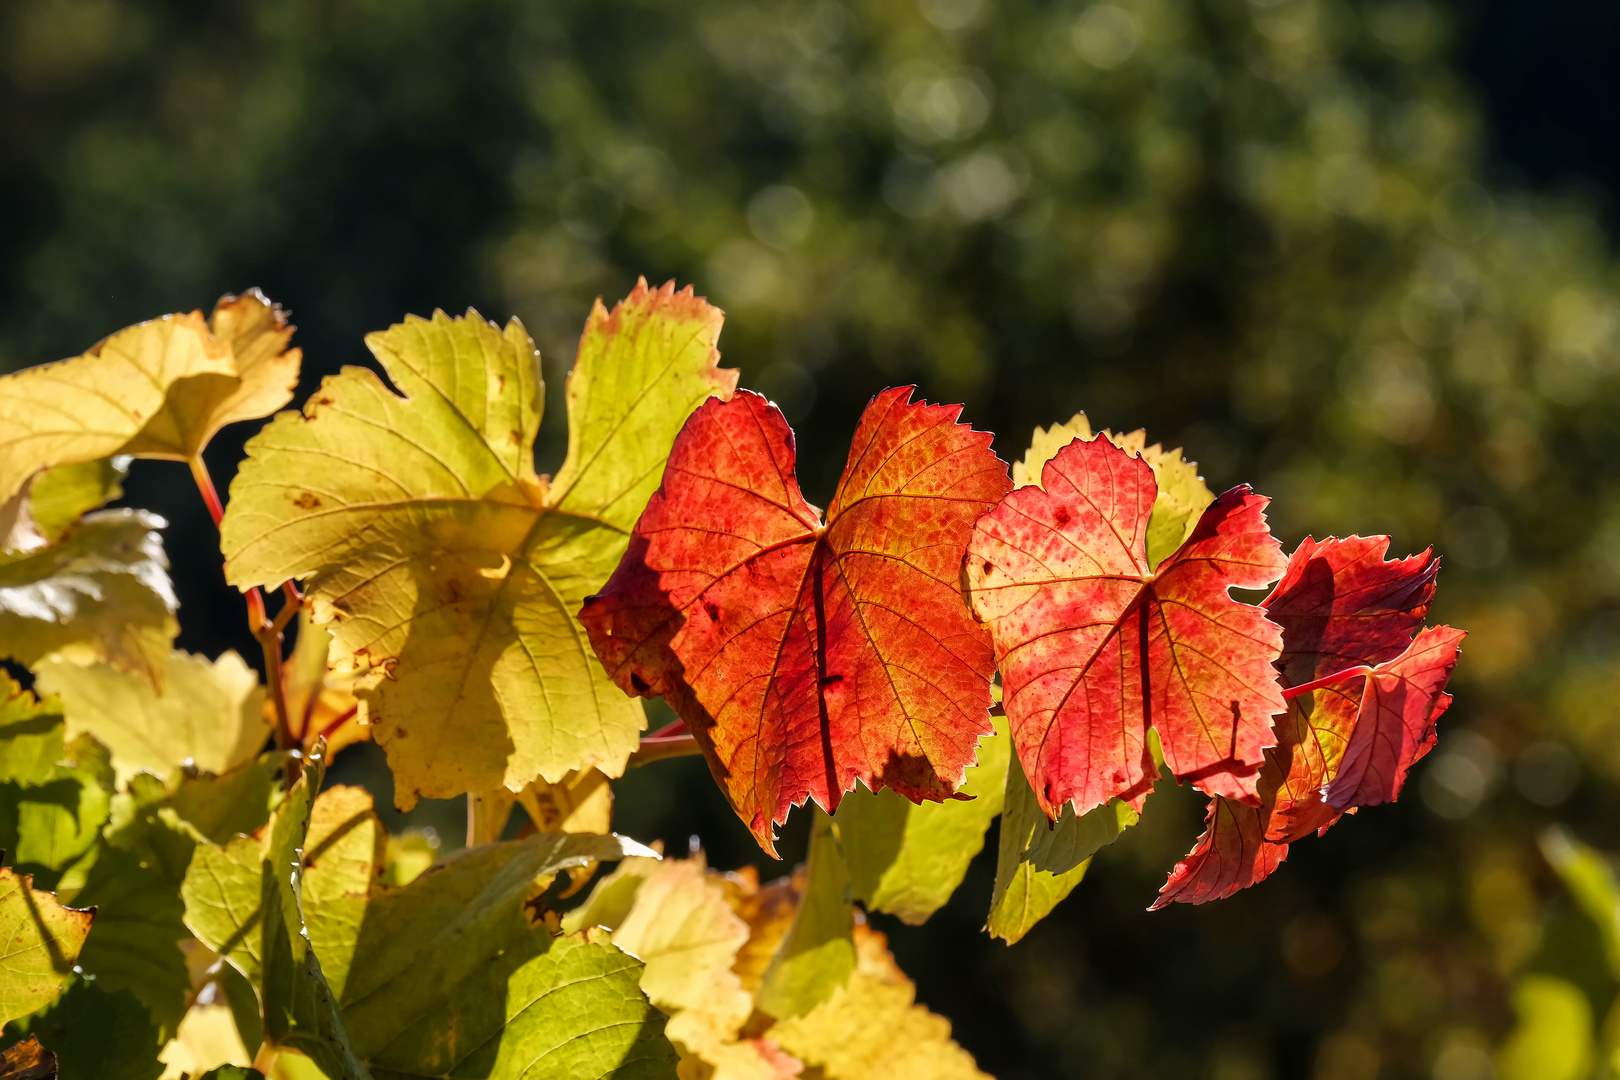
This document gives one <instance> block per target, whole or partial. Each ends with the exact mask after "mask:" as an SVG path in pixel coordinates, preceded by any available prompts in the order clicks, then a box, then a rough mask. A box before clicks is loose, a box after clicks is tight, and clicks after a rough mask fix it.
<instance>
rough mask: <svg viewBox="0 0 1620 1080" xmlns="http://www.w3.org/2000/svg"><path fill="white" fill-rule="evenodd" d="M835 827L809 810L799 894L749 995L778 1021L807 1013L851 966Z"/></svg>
mask: <svg viewBox="0 0 1620 1080" xmlns="http://www.w3.org/2000/svg"><path fill="white" fill-rule="evenodd" d="M836 829H837V826H836V825H834V824H833V820H832V819H831V818H830V817H828V816H827V815H826V814H824V813H822V812H821V811H820V810H819V809H818V810H816V811H815V821H814V824H812V825H811V827H810V858H809V865H808V868H807V870H806V875H807V876H806V881H805V886H804V893H803V895H802V896H801V897H800V898H799V908H798V911H796V912H795V913H794V916H793V925H792V926H790V927H789V928H788V932H787V936H786V937H784V938H783V939H782V944H781V946H780V947H779V948H778V949H777V950H776V955H775V956H774V957H772V958H771V964H770V966H769V967H768V968H766V969H765V977H764V979H763V981H762V982H761V984H760V988H759V991H758V992H757V993H756V994H755V995H754V1003H755V1005H756V1006H757V1007H758V1008H759V1010H760V1011H761V1012H763V1013H766V1014H768V1015H770V1016H774V1017H776V1018H777V1019H778V1020H785V1019H787V1018H788V1017H790V1016H799V1015H802V1014H803V1013H807V1012H809V1011H810V1010H811V1009H813V1008H815V1007H816V1006H817V1005H819V1004H820V1003H821V1002H823V1001H825V1000H827V998H828V997H829V996H830V995H831V994H832V993H833V991H835V990H837V989H838V988H839V987H840V986H842V985H844V983H846V982H848V981H849V973H850V972H852V971H854V970H855V942H854V936H853V935H854V931H855V911H854V909H853V908H852V907H851V906H850V904H851V897H850V886H849V871H848V870H847V869H846V868H845V867H844V858H843V856H842V855H841V854H840V853H839V851H838V838H837V834H836V831H835V830H836Z"/></svg>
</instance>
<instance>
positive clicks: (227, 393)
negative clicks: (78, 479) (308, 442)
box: [121, 289, 303, 461]
mask: <svg viewBox="0 0 1620 1080" xmlns="http://www.w3.org/2000/svg"><path fill="white" fill-rule="evenodd" d="M191 317H192V318H196V317H197V313H193V315H192V316H191ZM206 332H207V333H208V335H209V338H210V341H211V343H212V345H213V347H214V348H216V349H218V348H221V347H223V348H224V349H225V351H226V354H227V355H228V356H229V357H230V358H231V365H230V368H229V369H228V370H226V371H223V372H219V373H212V374H205V375H198V376H196V377H193V378H189V379H185V380H183V381H180V382H177V383H175V384H174V385H173V386H171V387H170V388H169V393H168V395H167V396H166V398H165V399H164V402H163V405H162V408H160V409H159V410H158V411H157V412H156V413H154V414H153V415H152V416H151V417H150V419H148V420H147V421H146V423H145V425H143V426H142V428H141V430H140V431H139V432H137V433H136V434H135V435H134V437H133V438H131V439H130V441H129V442H128V443H126V444H124V446H123V447H122V448H121V450H122V452H123V453H126V454H136V455H139V456H141V457H155V458H173V459H177V460H181V461H184V460H187V459H189V458H192V457H195V456H196V455H198V454H200V453H202V450H203V447H205V446H207V445H208V441H209V440H210V439H212V438H213V437H214V434H215V433H216V432H218V431H219V429H220V428H222V427H224V426H225V425H226V424H232V423H235V422H236V421H238V420H256V419H258V418H259V417H261V416H269V415H270V414H271V413H273V412H275V411H276V410H277V409H279V408H281V407H282V406H283V405H285V404H287V402H289V401H291V400H292V396H293V389H294V387H296V386H297V385H298V366H299V363H300V362H301V360H302V358H303V350H301V349H289V348H288V347H287V342H288V341H289V340H290V339H291V338H292V335H293V327H291V326H288V325H287V314H286V312H284V311H282V310H281V305H279V304H273V303H271V302H270V300H269V298H268V297H266V296H265V295H264V293H262V292H260V291H259V290H258V289H249V290H248V291H247V292H246V293H244V294H243V295H241V296H225V297H221V298H220V301H219V303H218V304H217V305H216V306H215V307H214V314H213V316H212V317H211V318H210V319H209V320H208V326H207V329H206Z"/></svg>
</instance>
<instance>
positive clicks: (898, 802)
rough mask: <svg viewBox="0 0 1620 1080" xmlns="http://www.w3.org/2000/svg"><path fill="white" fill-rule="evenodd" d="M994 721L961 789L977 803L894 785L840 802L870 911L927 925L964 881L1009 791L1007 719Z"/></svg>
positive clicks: (842, 831) (842, 834)
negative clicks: (936, 798)
mask: <svg viewBox="0 0 1620 1080" xmlns="http://www.w3.org/2000/svg"><path fill="white" fill-rule="evenodd" d="M995 724H996V733H995V735H993V736H991V737H990V738H987V739H980V740H979V763H978V764H977V765H974V766H970V767H969V768H968V770H967V779H966V780H965V781H963V783H962V787H961V788H960V794H962V795H970V796H972V799H971V800H960V799H948V800H946V801H945V802H937V803H922V804H915V803H910V802H907V801H906V800H905V799H902V798H901V797H900V796H898V795H896V794H895V793H894V792H892V791H889V790H887V789H885V790H883V791H879V792H876V793H873V792H869V791H866V790H865V789H862V788H857V789H856V790H854V791H852V792H850V793H849V794H848V795H846V796H845V797H844V801H843V802H842V803H841V804H839V807H838V814H837V816H836V818H835V820H836V821H837V822H838V839H839V848H840V850H842V852H843V854H844V863H845V865H846V866H848V867H849V879H850V885H851V888H852V890H853V893H854V897H855V899H857V900H859V901H860V902H861V903H863V904H865V905H866V907H867V909H868V910H870V911H883V912H887V913H888V914H890V915H897V916H899V917H900V919H901V921H903V922H907V923H910V924H911V925H913V926H920V925H921V924H922V923H924V922H926V921H928V917H929V916H930V915H932V914H933V913H934V912H936V911H938V910H939V909H940V908H941V907H943V906H944V905H945V902H946V901H947V900H949V899H950V898H951V894H952V893H954V892H955V891H956V887H957V886H958V885H960V884H962V878H963V877H965V876H966V875H967V869H968V864H969V863H970V862H972V861H973V857H974V856H975V855H977V854H978V853H979V849H980V848H982V847H983V846H984V833H985V830H986V829H988V828H989V827H990V822H991V821H992V820H994V818H995V816H996V815H997V814H999V813H1001V812H1002V800H1003V796H1004V794H1005V792H1006V790H1007V758H1008V757H1009V756H1010V754H1011V752H1012V749H1011V740H1010V737H1009V736H1008V734H1007V721H1006V719H1005V718H1003V717H997V718H996V719H995ZM1020 782H1023V781H1020ZM1024 786H1025V787H1026V788H1027V787H1028V786H1029V785H1028V784H1027V783H1025V784H1024Z"/></svg>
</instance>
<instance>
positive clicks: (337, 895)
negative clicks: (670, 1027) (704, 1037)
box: [304, 789, 673, 1080]
mask: <svg viewBox="0 0 1620 1080" xmlns="http://www.w3.org/2000/svg"><path fill="white" fill-rule="evenodd" d="M334 792H335V793H336V794H334ZM379 837H380V829H379V828H378V827H377V825H376V823H375V817H374V816H373V815H372V812H371V808H370V804H369V799H368V797H367V796H366V795H365V794H364V792H361V791H359V790H358V789H333V791H331V792H327V793H325V794H323V796H322V798H321V800H320V801H319V802H318V803H317V805H316V811H315V813H314V815H313V818H312V826H311V831H310V848H309V850H308V851H307V852H306V856H307V857H308V859H309V862H310V868H309V871H308V873H307V875H306V878H305V888H304V902H305V914H306V918H307V919H308V924H309V931H310V939H311V941H312V942H313V943H314V948H315V952H316V953H317V954H318V955H319V956H320V958H321V962H322V966H323V969H324V970H325V971H327V972H328V977H329V979H330V984H329V985H331V986H332V987H333V988H334V989H335V990H337V991H338V1000H339V1006H340V1008H341V1010H342V1013H343V1018H344V1022H345V1024H346V1025H347V1028H348V1030H349V1033H350V1035H351V1038H352V1039H353V1044H354V1047H355V1049H356V1051H357V1053H358V1054H359V1055H360V1056H361V1057H362V1058H363V1059H364V1060H366V1062H367V1063H368V1065H370V1066H371V1068H372V1071H373V1074H374V1075H375V1076H377V1077H378V1078H379V1080H381V1078H382V1077H384V1076H389V1075H393V1074H395V1073H400V1074H405V1075H413V1076H421V1075H435V1076H443V1075H450V1076H461V1075H466V1076H478V1077H484V1076H488V1077H490V1080H499V1078H503V1077H508V1076H512V1077H516V1076H519V1075H522V1074H523V1070H525V1069H528V1068H538V1069H539V1070H540V1071H539V1072H538V1073H533V1074H530V1075H545V1076H548V1077H549V1076H589V1077H595V1076H598V1075H623V1076H638V1075H647V1076H655V1075H669V1074H670V1073H671V1072H672V1069H673V1052H672V1051H671V1050H670V1049H669V1046H668V1043H667V1042H665V1041H664V1039H663V1037H662V1030H663V1020H662V1017H661V1016H660V1015H659V1014H658V1013H657V1012H656V1010H654V1009H653V1008H652V1007H651V1006H650V1005H649V1004H648V1003H647V1001H646V998H645V997H644V996H643V995H642V994H641V992H640V991H639V990H638V989H636V984H637V981H638V979H639V976H640V971H641V965H640V964H639V963H637V962H636V961H635V960H633V959H632V958H630V957H628V956H626V955H625V954H623V953H622V952H620V951H618V950H617V949H614V948H612V947H611V946H609V945H606V944H605V943H601V942H595V941H591V940H587V939H586V938H579V937H564V938H560V939H556V940H554V939H553V938H552V937H551V935H550V933H548V931H547V929H546V928H545V926H544V925H543V924H537V922H536V921H535V919H534V918H532V914H533V913H532V912H531V911H530V910H529V909H528V908H526V906H525V904H526V901H528V900H529V899H531V898H532V897H533V896H534V895H536V894H537V893H538V891H539V890H540V889H541V888H543V887H544V884H545V882H547V881H548V880H549V879H550V878H552V877H553V876H554V875H556V874H557V873H558V872H560V871H562V870H566V869H569V868H572V867H579V866H584V865H586V864H588V863H590V862H596V861H605V860H613V859H620V858H623V857H624V856H625V855H627V854H640V855H642V856H646V855H650V854H651V853H650V852H648V851H647V849H645V848H642V847H641V846H640V845H637V844H634V843H633V842H631V841H626V840H622V839H620V838H618V837H611V836H592V835H584V834H563V833H542V834H538V835H536V836H533V837H530V838H528V839H526V840H519V841H512V842H509V843H503V844H490V845H486V846H484V847H479V848H473V849H469V850H465V851H463V852H458V853H457V854H455V855H452V856H451V857H450V858H448V859H446V860H445V861H444V863H442V864H441V865H440V866H439V867H437V868H436V869H435V870H434V871H433V872H432V873H430V874H425V875H423V876H421V877H419V878H417V879H416V880H414V881H413V882H412V883H411V884H409V885H407V886H405V887H404V888H390V887H387V886H385V885H383V884H381V883H380V882H379V881H378V880H377V875H378V870H379V868H380V867H379V860H380V859H382V858H384V857H385V856H384V855H382V854H381V851H380V849H379V844H378V839H379ZM368 879H369V880H368ZM368 889H369V891H368ZM425 971H431V972H432V973H433V976H432V978H423V977H422V973H423V972H425ZM573 979H577V980H579V981H578V984H577V985H574V984H573V983H572V982H570V981H569V980H573ZM627 992H628V996H626V993H627ZM584 1016H588V1017H589V1023H588V1024H587V1025H586V1026H584V1027H583V1028H582V1027H581V1021H580V1018H581V1017H584ZM611 1061H620V1062H621V1064H620V1066H619V1068H620V1070H621V1071H620V1072H618V1073H614V1072H613V1071H612V1069H611V1068H609V1067H608V1066H607V1064H606V1063H608V1062H611ZM542 1063H543V1064H542ZM665 1066H667V1068H666V1067H665ZM591 1068H595V1069H596V1070H597V1071H596V1072H591V1071H589V1070H590V1069H591ZM486 1069H493V1070H495V1071H494V1072H491V1073H486V1072H485V1071H483V1070H486ZM660 1069H663V1070H664V1071H662V1072H660V1071H659V1070H660ZM580 1070H583V1071H580Z"/></svg>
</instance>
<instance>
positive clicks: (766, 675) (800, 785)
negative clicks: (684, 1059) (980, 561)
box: [582, 387, 1009, 854]
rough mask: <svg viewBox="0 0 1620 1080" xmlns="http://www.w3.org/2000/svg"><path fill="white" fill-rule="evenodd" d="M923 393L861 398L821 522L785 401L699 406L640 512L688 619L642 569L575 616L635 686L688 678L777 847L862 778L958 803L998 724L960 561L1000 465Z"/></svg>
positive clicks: (716, 768)
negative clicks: (798, 464) (802, 820)
mask: <svg viewBox="0 0 1620 1080" xmlns="http://www.w3.org/2000/svg"><path fill="white" fill-rule="evenodd" d="M911 389H912V388H910V387H903V388H900V389H894V390H886V391H884V392H883V393H882V394H879V395H878V396H877V397H876V398H874V399H873V400H872V402H871V404H870V405H868V406H867V409H866V412H865V414H864V415H863V416H862V418H861V423H860V426H859V428H858V429H857V431H856V433H855V439H854V442H853V445H852V446H851V448H850V456H849V462H848V464H847V465H846V467H845V469H844V475H843V478H842V479H841V480H840V481H839V485H838V490H837V492H836V493H835V494H834V496H833V502H832V506H831V507H830V509H829V510H828V512H827V520H826V523H825V524H823V523H822V521H821V519H820V516H819V515H818V513H817V511H816V509H815V508H814V507H812V506H811V505H810V504H809V503H807V502H806V501H805V500H804V496H803V495H802V494H801V493H800V491H799V485H798V479H797V477H796V476H795V473H794V467H795V460H796V457H795V451H794V444H793V433H792V431H791V430H790V429H789V428H788V425H787V422H786V421H785V420H784V419H783V418H782V415H781V413H780V412H779V411H777V409H776V407H775V406H774V405H771V404H770V403H769V402H767V401H766V400H765V399H764V398H762V397H760V396H759V395H757V394H750V393H739V394H738V395H737V396H736V397H735V398H733V399H732V400H731V401H729V402H721V401H718V400H711V401H709V402H707V403H705V404H704V405H703V406H701V407H700V408H699V409H698V410H697V411H696V412H694V413H693V414H692V416H691V418H690V419H689V420H688V421H687V423H686V426H685V428H683V429H682V431H681V434H680V436H679V438H677V439H676V441H675V447H674V450H673V451H672V452H671V454H670V458H669V462H668V465H667V466H666V467H665V471H664V482H663V487H662V488H661V489H660V490H659V492H658V494H656V495H654V496H653V498H652V500H651V501H650V502H649V503H648V505H647V509H646V512H645V513H643V515H642V517H641V520H640V522H638V523H637V525H636V535H637V536H638V537H642V538H645V540H646V541H647V546H646V549H645V552H644V554H643V561H644V563H645V566H646V567H647V568H650V569H651V570H652V571H654V572H656V573H657V574H658V590H659V591H661V592H662V593H664V594H665V595H666V596H667V603H668V605H669V610H673V611H674V612H676V613H678V615H679V616H680V621H679V626H678V629H675V630H674V632H673V633H672V634H671V633H669V631H670V627H671V623H670V622H669V621H668V620H666V619H664V617H663V616H664V614H665V612H664V611H663V610H662V609H660V607H659V605H658V603H657V602H656V601H655V600H654V599H653V598H652V595H651V593H650V592H649V591H648V585H649V583H648V579H647V578H646V577H645V575H644V574H643V573H642V572H641V571H639V570H637V569H636V568H635V567H634V566H633V565H630V564H629V563H628V562H627V563H624V564H621V567H620V571H619V573H617V574H615V578H614V581H615V582H616V583H617V591H615V589H614V587H613V586H610V588H609V589H607V590H604V593H603V594H601V595H600V596H599V597H598V598H596V599H595V600H593V601H592V602H591V603H589V604H587V606H586V608H585V610H584V612H583V613H582V618H583V619H584V620H585V622H586V625H587V627H588V628H589V629H590V630H591V634H592V640H593V642H594V643H595V644H596V645H597V649H598V654H599V655H600V656H601V657H602V659H603V662H604V664H606V665H607V666H608V670H609V671H610V672H612V673H613V674H614V677H615V678H616V679H618V680H620V685H621V686H624V685H626V684H628V686H629V688H630V689H631V691H632V692H639V693H656V692H663V693H665V694H666V696H668V694H669V692H670V690H671V689H674V690H675V692H676V693H677V695H678V694H679V693H680V692H681V690H682V689H683V688H684V689H685V690H687V691H689V692H690V694H691V699H692V700H691V702H690V703H689V704H688V706H687V707H686V708H684V709H682V714H683V718H685V719H686V720H687V723H688V727H689V728H690V729H691V731H692V733H693V734H694V735H695V736H696V737H697V739H698V741H699V743H700V745H701V746H702V747H703V750H704V753H705V755H706V756H707V757H708V758H709V764H710V768H711V769H712V770H713V772H714V773H715V776H716V778H717V779H718V780H719V781H720V785H721V787H722V789H723V790H724V791H725V792H726V795H727V797H728V798H729V799H730V800H731V803H732V806H733V807H734V808H735V809H736V810H737V813H738V816H740V817H741V818H742V819H743V821H744V822H746V823H747V824H748V826H749V828H750V829H752V830H753V832H754V835H755V836H756V838H757V839H758V840H759V842H760V845H761V846H762V847H764V848H765V850H767V851H770V852H772V854H774V850H773V848H772V840H773V838H774V831H775V830H774V828H773V823H774V824H781V823H782V822H783V821H784V820H786V817H787V812H788V810H789V808H790V807H792V806H794V805H798V804H801V803H803V802H804V800H805V799H807V798H811V799H814V800H815V801H816V802H817V803H818V804H820V805H821V806H822V807H824V808H825V809H827V810H828V811H831V810H833V809H835V808H836V807H837V805H838V800H839V797H840V796H841V795H842V794H843V793H844V792H846V791H849V790H851V789H852V788H853V787H854V784H855V781H856V780H857V779H859V780H860V781H862V782H863V783H865V784H866V786H867V787H869V788H871V789H873V790H877V789H879V788H882V787H889V788H893V789H894V790H895V791H896V792H898V793H899V794H901V795H904V796H905V797H907V798H909V799H912V800H914V801H920V800H923V799H935V800H937V799H944V798H948V797H950V796H951V795H952V794H954V792H955V791H956V787H957V785H958V784H960V783H961V781H962V776H963V770H964V769H965V768H966V766H967V765H969V764H971V763H972V762H973V760H974V758H975V754H976V747H977V740H978V738H979V737H980V736H981V735H986V734H989V733H990V732H991V730H992V726H991V723H990V718H989V707H990V704H991V697H990V679H991V676H992V675H993V673H994V665H993V661H992V656H991V649H990V643H989V641H988V639H987V637H986V635H985V633H984V631H983V630H981V629H980V628H979V627H978V626H976V625H975V624H974V622H973V620H972V618H971V616H970V615H969V612H968V610H967V606H966V605H965V604H964V603H963V600H962V594H961V585H960V567H961V563H962V555H963V552H964V550H965V548H966V546H967V540H968V536H969V535H970V533H971V531H972V527H973V522H974V520H975V519H976V518H978V516H979V515H980V514H982V513H983V512H984V511H986V510H987V509H989V508H990V507H991V506H992V505H994V504H995V502H996V501H997V500H998V499H999V498H1000V497H1001V496H1002V495H1003V494H1005V492H1006V491H1007V488H1008V486H1009V482H1008V479H1007V466H1006V464H1005V463H1004V462H1002V461H1001V460H1000V459H998V458H997V457H996V456H995V454H994V453H992V452H991V450H990V436H989V435H987V434H984V433H981V432H976V431H973V430H972V429H971V428H969V427H967V426H966V425H963V424H958V423H957V422H956V421H957V417H958V416H959V415H960V412H961V410H960V408H959V407H957V406H941V405H926V404H924V403H922V402H915V403H914V402H911V401H910V396H911ZM633 550H634V549H633ZM666 635H667V643H666ZM638 680H639V681H638ZM643 684H645V685H644V686H643ZM677 708H681V706H680V705H679V704H677Z"/></svg>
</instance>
